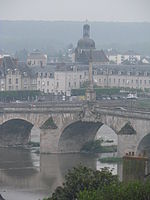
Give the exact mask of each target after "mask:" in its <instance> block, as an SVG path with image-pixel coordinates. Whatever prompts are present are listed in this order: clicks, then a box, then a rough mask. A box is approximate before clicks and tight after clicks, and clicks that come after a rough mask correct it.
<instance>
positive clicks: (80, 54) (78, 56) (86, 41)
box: [75, 23, 95, 62]
mask: <svg viewBox="0 0 150 200" xmlns="http://www.w3.org/2000/svg"><path fill="white" fill-rule="evenodd" d="M90 49H95V42H94V40H92V39H91V38H90V25H89V24H87V23H86V24H84V25H83V38H81V39H80V40H79V41H78V43H77V48H76V50H75V61H76V62H87V56H86V55H85V51H89V50H90Z"/></svg>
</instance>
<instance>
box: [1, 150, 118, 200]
mask: <svg viewBox="0 0 150 200" xmlns="http://www.w3.org/2000/svg"><path fill="white" fill-rule="evenodd" d="M104 156H108V155H107V154H101V155H97V156H95V155H92V154H58V155H56V154H43V155H40V154H36V153H34V152H32V151H30V150H24V149H14V148H10V149H7V148H1V149H0V194H2V196H3V197H4V198H5V199H6V200H20V199H21V200H39V199H40V200H42V199H43V198H44V197H48V196H50V194H51V193H52V192H53V191H54V189H55V188H56V187H57V186H58V185H61V183H62V182H63V180H64V176H65V174H66V173H67V171H68V169H71V168H72V167H74V166H77V165H79V164H80V163H82V164H83V165H85V166H88V167H91V168H93V169H100V168H103V167H105V166H107V167H110V168H113V169H114V170H113V173H114V174H116V173H117V164H113V165H111V164H102V163H100V162H99V161H98V158H99V157H104Z"/></svg>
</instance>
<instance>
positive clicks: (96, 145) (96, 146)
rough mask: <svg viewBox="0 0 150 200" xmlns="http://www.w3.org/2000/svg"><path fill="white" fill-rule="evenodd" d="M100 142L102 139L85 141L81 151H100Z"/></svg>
mask: <svg viewBox="0 0 150 200" xmlns="http://www.w3.org/2000/svg"><path fill="white" fill-rule="evenodd" d="M102 142H103V140H102V139H101V140H92V141H88V142H86V143H85V144H84V145H83V147H82V148H81V152H90V153H99V152H101V151H102V149H103V147H102V145H101V144H102Z"/></svg>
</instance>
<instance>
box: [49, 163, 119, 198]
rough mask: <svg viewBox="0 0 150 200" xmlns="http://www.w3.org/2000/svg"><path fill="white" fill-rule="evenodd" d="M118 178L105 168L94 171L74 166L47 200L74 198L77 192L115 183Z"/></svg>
mask: <svg viewBox="0 0 150 200" xmlns="http://www.w3.org/2000/svg"><path fill="white" fill-rule="evenodd" d="M117 183H118V178H117V176H115V175H112V173H111V172H110V171H109V170H108V169H107V168H104V169H102V170H101V171H95V170H92V169H90V168H87V167H83V166H79V167H75V168H73V169H72V170H70V171H69V172H68V174H67V175H66V176H65V182H64V183H63V186H62V187H60V186H59V187H57V188H56V190H55V192H54V193H53V194H52V197H51V198H49V199H47V200H75V199H77V195H78V193H79V192H81V191H84V190H87V191H94V190H97V189H98V188H103V187H104V186H106V185H110V184H117Z"/></svg>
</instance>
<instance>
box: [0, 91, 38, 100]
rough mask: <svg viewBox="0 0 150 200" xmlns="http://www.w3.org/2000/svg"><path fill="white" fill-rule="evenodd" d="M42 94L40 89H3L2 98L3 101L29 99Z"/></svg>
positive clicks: (0, 97)
mask: <svg viewBox="0 0 150 200" xmlns="http://www.w3.org/2000/svg"><path fill="white" fill-rule="evenodd" d="M40 95H41V92H40V91H38V90H33V91H31V90H26V91H24V90H19V91H1V92H0V100H1V101H13V100H29V99H35V98H36V97H37V96H40Z"/></svg>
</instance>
